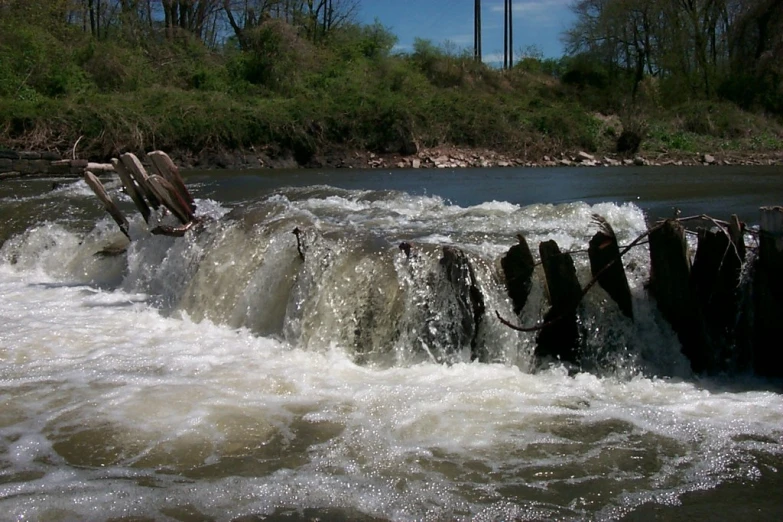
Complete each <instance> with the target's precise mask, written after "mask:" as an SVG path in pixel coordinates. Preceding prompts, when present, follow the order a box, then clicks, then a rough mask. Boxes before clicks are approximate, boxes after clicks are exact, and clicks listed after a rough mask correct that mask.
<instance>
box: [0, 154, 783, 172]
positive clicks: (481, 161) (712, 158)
mask: <svg viewBox="0 0 783 522" xmlns="http://www.w3.org/2000/svg"><path fill="white" fill-rule="evenodd" d="M171 156H172V158H173V159H174V161H175V162H176V163H177V164H178V165H180V166H181V168H183V169H195V170H247V169H265V168H270V169H299V168H351V169H457V168H507V167H526V168H543V167H550V168H551V167H620V166H637V167H643V166H649V167H655V166H729V165H747V166H770V165H783V151H774V152H726V153H714V154H707V153H681V152H666V151H659V152H646V153H642V154H636V155H633V156H626V155H619V154H590V153H587V152H584V151H571V152H562V153H559V154H557V155H545V156H543V157H541V158H537V159H534V160H531V159H526V158H519V157H514V156H512V155H508V154H502V153H498V152H494V151H490V150H483V149H470V148H465V147H452V146H442V147H434V148H430V149H422V150H420V151H418V152H417V153H416V154H410V155H402V154H395V153H385V154H377V153H373V152H366V151H355V150H354V151H351V150H339V149H338V150H335V151H334V152H331V153H329V154H317V155H315V156H312V157H311V158H309V159H308V160H307V161H306V162H299V161H297V160H296V159H295V158H294V156H293V154H291V153H289V152H278V151H274V150H273V149H265V150H262V151H254V150H250V151H220V152H213V151H205V152H203V153H201V154H199V155H194V154H192V153H189V152H184V153H183V152H177V151H174V152H172V153H171ZM142 159H144V158H143V156H142ZM112 170H113V169H112V167H111V164H108V163H98V162H92V161H89V160H86V159H76V158H72V159H68V158H64V157H63V156H62V155H61V154H59V153H57V152H52V151H41V152H39V151H12V150H0V180H4V179H15V178H22V177H81V176H83V175H84V172H85V171H91V172H94V173H96V174H100V173H106V172H111V171H112Z"/></svg>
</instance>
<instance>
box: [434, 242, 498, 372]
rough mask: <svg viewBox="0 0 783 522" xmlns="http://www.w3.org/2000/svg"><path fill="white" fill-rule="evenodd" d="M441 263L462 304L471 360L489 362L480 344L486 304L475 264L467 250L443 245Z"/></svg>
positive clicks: (463, 322) (464, 327)
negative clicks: (474, 268)
mask: <svg viewBox="0 0 783 522" xmlns="http://www.w3.org/2000/svg"><path fill="white" fill-rule="evenodd" d="M440 265H441V267H442V268H443V270H444V272H445V276H446V279H447V280H448V281H449V283H451V286H452V288H453V289H454V293H455V294H456V295H457V300H458V301H459V304H460V309H461V312H462V320H461V323H462V332H463V334H464V337H465V338H467V339H470V354H471V360H474V361H475V360H478V361H480V362H487V354H486V351H485V350H480V349H479V346H478V332H479V326H480V325H481V321H482V320H483V318H484V311H485V306H484V296H483V295H482V294H481V290H479V288H478V286H477V285H476V274H475V273H474V271H473V266H471V264H470V260H469V259H468V256H466V255H465V252H463V251H462V250H460V249H458V248H455V247H451V246H445V247H443V257H441V259H440Z"/></svg>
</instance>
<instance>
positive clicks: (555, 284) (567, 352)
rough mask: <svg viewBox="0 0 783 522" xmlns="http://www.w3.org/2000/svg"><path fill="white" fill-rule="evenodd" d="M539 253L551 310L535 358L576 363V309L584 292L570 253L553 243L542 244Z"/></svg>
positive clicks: (538, 342)
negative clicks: (549, 357)
mask: <svg viewBox="0 0 783 522" xmlns="http://www.w3.org/2000/svg"><path fill="white" fill-rule="evenodd" d="M538 251H539V253H540V255H541V262H542V264H543V265H544V274H545V275H546V285H547V292H548V294H549V302H550V304H551V308H550V309H549V311H548V312H547V313H546V314H545V315H544V324H545V326H544V327H543V328H542V329H541V331H540V332H539V334H538V337H537V339H536V343H537V345H536V355H537V356H539V357H545V356H552V357H556V358H558V359H560V360H562V361H568V362H572V363H576V362H577V359H578V355H579V328H578V326H577V314H576V310H577V306H578V305H579V302H580V301H581V299H582V289H581V287H580V286H579V279H578V278H577V276H576V267H575V266H574V260H573V259H572V258H571V255H570V254H568V253H562V252H560V248H559V247H558V246H557V243H556V242H554V241H545V242H543V243H541V244H540V245H539V246H538Z"/></svg>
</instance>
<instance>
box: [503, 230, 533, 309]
mask: <svg viewBox="0 0 783 522" xmlns="http://www.w3.org/2000/svg"><path fill="white" fill-rule="evenodd" d="M517 239H518V240H519V244H517V245H514V246H512V247H511V248H510V249H509V250H508V253H506V255H505V256H503V258H502V259H501V260H500V266H501V268H502V269H503V274H504V276H505V280H506V292H508V297H509V298H511V301H512V302H513V303H514V313H515V314H517V315H519V314H520V313H521V312H522V309H523V308H524V307H525V304H526V303H527V298H528V296H529V295H530V289H531V288H532V286H533V282H532V278H533V271H534V270H535V267H536V262H535V260H534V259H533V254H532V253H531V252H530V247H529V246H528V244H527V241H526V240H525V237H524V236H523V235H522V234H517Z"/></svg>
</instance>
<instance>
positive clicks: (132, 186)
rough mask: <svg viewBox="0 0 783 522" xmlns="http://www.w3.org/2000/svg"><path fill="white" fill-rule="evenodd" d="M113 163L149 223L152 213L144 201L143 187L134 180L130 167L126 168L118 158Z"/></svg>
mask: <svg viewBox="0 0 783 522" xmlns="http://www.w3.org/2000/svg"><path fill="white" fill-rule="evenodd" d="M111 163H112V165H114V170H115V171H116V172H117V175H119V177H120V180H121V181H122V185H123V186H124V187H125V191H126V192H127V193H128V195H129V196H130V198H131V199H132V200H133V204H134V205H136V208H137V209H139V212H141V216H142V217H143V218H144V222H145V223H149V221H150V214H151V212H150V207H148V206H147V203H146V202H145V201H144V194H143V193H142V192H141V189H139V187H138V185H136V183H135V182H134V181H133V176H131V174H130V172H128V169H127V168H125V165H124V164H123V163H122V162H121V161H120V160H118V159H117V158H114V159H112V160H111Z"/></svg>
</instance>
